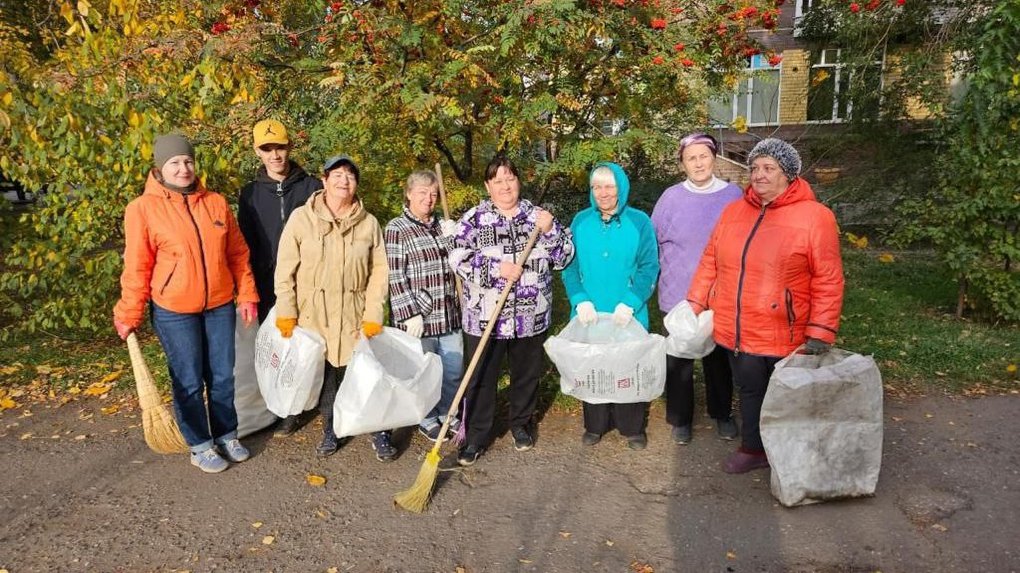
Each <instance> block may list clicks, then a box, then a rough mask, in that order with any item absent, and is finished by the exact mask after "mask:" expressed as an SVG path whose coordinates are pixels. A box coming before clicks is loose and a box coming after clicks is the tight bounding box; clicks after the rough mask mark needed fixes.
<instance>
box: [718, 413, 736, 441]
mask: <svg viewBox="0 0 1020 573" xmlns="http://www.w3.org/2000/svg"><path fill="white" fill-rule="evenodd" d="M715 424H716V426H715V432H716V433H717V434H719V437H720V438H722V439H724V440H733V439H736V437H737V436H738V435H739V434H740V431H739V430H738V429H737V423H736V422H735V421H733V418H732V417H729V418H726V419H725V420H723V419H719V420H716V421H715Z"/></svg>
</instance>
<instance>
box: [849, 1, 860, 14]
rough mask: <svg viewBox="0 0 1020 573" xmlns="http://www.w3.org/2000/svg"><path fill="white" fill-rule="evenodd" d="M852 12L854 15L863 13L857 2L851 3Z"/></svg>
mask: <svg viewBox="0 0 1020 573" xmlns="http://www.w3.org/2000/svg"><path fill="white" fill-rule="evenodd" d="M850 11H851V12H853V13H854V14H856V13H858V12H860V11H861V5H860V4H858V3H857V2H851V3H850Z"/></svg>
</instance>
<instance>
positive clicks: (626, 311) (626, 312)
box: [613, 302, 634, 326]
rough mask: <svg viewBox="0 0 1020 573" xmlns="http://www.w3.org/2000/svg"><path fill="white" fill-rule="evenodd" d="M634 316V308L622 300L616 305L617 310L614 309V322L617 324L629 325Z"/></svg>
mask: <svg viewBox="0 0 1020 573" xmlns="http://www.w3.org/2000/svg"><path fill="white" fill-rule="evenodd" d="M632 318H634V309H633V308H631V307H629V306H627V305H625V304H623V303H622V302H621V303H620V304H618V305H616V310H614V311H613V322H615V323H616V325H617V326H627V323H628V322H630V319H632Z"/></svg>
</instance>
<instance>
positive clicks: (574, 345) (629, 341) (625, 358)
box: [545, 313, 666, 404]
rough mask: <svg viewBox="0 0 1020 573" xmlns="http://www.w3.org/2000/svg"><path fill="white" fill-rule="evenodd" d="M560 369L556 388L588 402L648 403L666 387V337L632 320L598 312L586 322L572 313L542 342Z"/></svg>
mask: <svg viewBox="0 0 1020 573" xmlns="http://www.w3.org/2000/svg"><path fill="white" fill-rule="evenodd" d="M545 351H546V353H548V354H549V358H550V359H551V360H552V361H553V364H555V365H556V369H557V370H559V372H560V391H561V392H563V393H564V394H567V395H568V396H573V397H575V398H577V399H578V400H582V401H584V402H588V403H589V404H609V403H613V404H625V403H632V402H648V401H651V400H654V399H655V398H658V397H659V396H660V395H661V394H662V390H663V388H664V387H665V385H666V339H665V338H663V337H662V336H661V335H658V334H649V333H648V331H646V330H645V329H644V327H643V326H641V324H640V323H639V322H638V321H636V320H631V321H630V322H629V323H628V324H627V326H624V327H622V328H621V327H619V326H617V325H616V324H615V323H614V322H613V315H612V314H608V313H599V319H598V322H596V323H595V324H593V325H590V326H585V325H583V324H581V321H580V320H578V319H577V317H574V319H573V320H571V321H570V322H569V323H568V324H567V325H566V326H565V327H563V330H561V331H560V332H559V334H556V335H554V336H550V337H549V339H548V340H546V341H545Z"/></svg>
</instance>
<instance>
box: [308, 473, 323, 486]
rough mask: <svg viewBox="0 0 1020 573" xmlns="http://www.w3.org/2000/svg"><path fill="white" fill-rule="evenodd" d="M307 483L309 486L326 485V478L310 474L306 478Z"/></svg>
mask: <svg viewBox="0 0 1020 573" xmlns="http://www.w3.org/2000/svg"><path fill="white" fill-rule="evenodd" d="M305 481H307V482H308V485H314V486H322V485H326V478H324V477H322V476H318V475H315V474H308V475H307V476H305Z"/></svg>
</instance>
